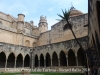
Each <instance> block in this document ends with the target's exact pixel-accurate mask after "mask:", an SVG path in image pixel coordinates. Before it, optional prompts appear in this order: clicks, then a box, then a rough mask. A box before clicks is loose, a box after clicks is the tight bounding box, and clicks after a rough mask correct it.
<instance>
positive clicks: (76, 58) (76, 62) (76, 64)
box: [76, 56, 78, 66]
mask: <svg viewBox="0 0 100 75" xmlns="http://www.w3.org/2000/svg"><path fill="white" fill-rule="evenodd" d="M76 65H77V66H78V59H77V56H76Z"/></svg>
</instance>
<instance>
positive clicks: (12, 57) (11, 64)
mask: <svg viewBox="0 0 100 75" xmlns="http://www.w3.org/2000/svg"><path fill="white" fill-rule="evenodd" d="M14 65H15V55H14V54H13V53H11V54H10V55H9V56H8V61H7V67H8V68H14Z"/></svg>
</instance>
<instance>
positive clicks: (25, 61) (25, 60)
mask: <svg viewBox="0 0 100 75" xmlns="http://www.w3.org/2000/svg"><path fill="white" fill-rule="evenodd" d="M24 67H30V57H29V55H28V54H27V55H26V56H25V58H24Z"/></svg>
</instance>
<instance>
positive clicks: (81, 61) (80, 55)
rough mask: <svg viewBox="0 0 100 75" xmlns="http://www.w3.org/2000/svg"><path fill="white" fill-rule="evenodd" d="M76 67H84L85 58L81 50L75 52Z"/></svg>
mask: <svg viewBox="0 0 100 75" xmlns="http://www.w3.org/2000/svg"><path fill="white" fill-rule="evenodd" d="M77 59H78V66H85V60H86V59H85V57H84V53H83V51H82V49H81V48H79V50H78V52H77Z"/></svg>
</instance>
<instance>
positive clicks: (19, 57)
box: [16, 54, 23, 67]
mask: <svg viewBox="0 0 100 75" xmlns="http://www.w3.org/2000/svg"><path fill="white" fill-rule="evenodd" d="M22 65H23V56H22V54H19V55H18V56H17V60H16V67H22Z"/></svg>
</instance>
